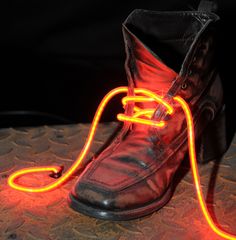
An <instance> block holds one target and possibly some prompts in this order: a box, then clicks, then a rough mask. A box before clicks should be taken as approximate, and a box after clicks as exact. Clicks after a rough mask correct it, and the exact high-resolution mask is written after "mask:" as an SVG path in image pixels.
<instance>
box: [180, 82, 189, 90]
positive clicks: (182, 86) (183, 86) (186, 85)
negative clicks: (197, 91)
mask: <svg viewBox="0 0 236 240" xmlns="http://www.w3.org/2000/svg"><path fill="white" fill-rule="evenodd" d="M187 87H188V84H187V83H186V82H184V83H182V85H181V89H182V90H185V89H186V88H187Z"/></svg>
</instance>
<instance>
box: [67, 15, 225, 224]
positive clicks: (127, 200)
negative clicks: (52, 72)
mask: <svg viewBox="0 0 236 240" xmlns="http://www.w3.org/2000/svg"><path fill="white" fill-rule="evenodd" d="M217 21H218V16H217V15H215V14H213V13H209V12H204V11H191V12H154V11H146V10H135V11H133V12H132V13H131V14H130V15H129V17H128V18H127V20H126V21H125V22H124V25H123V33H124V40H125V46H126V53H127V59H126V65H125V67H126V71H127V76H128V86H129V95H132V94H134V88H137V87H138V88H146V89H148V90H151V91H153V92H155V93H158V94H160V95H162V96H163V97H164V99H166V101H169V102H172V104H173V107H174V114H173V115H171V116H169V115H166V113H165V111H164V109H163V107H161V106H160V105H157V104H155V103H138V106H139V107H142V108H150V107H151V108H156V110H155V113H154V114H153V116H152V119H153V120H161V119H165V121H166V123H167V125H166V126H165V127H164V128H162V129H158V128H155V127H150V126H144V125H140V124H137V123H124V126H123V128H122V130H121V132H120V133H119V134H118V136H117V137H116V138H115V139H114V141H113V142H112V143H111V144H110V145H109V146H108V147H107V148H106V149H105V150H104V151H103V152H102V153H101V154H100V155H99V156H98V157H97V158H96V159H94V160H93V161H92V162H91V163H90V164H89V165H88V166H87V167H86V169H85V171H84V172H83V173H82V175H81V176H80V177H79V179H78V181H77V183H76V184H75V186H74V188H73V190H72V192H71V193H70V195H69V205H70V206H71V207H72V208H73V209H75V210H76V211H79V212H81V213H84V214H86V215H89V216H92V217H96V218H101V219H109V220H128V219H134V218H138V217H142V216H145V215H147V214H150V213H152V212H153V211H155V210H157V209H159V208H161V207H163V206H164V205H165V204H166V203H167V202H168V201H169V199H170V198H171V195H172V192H173V187H172V186H173V185H172V181H173V178H174V175H175V173H176V171H177V170H178V168H179V166H180V164H181V162H182V160H183V159H184V157H185V155H186V153H187V150H188V145H187V129H186V119H185V115H184V113H183V111H182V109H181V107H180V106H178V105H177V104H176V103H174V101H172V98H173V97H174V96H176V95H179V96H181V97H182V98H183V99H184V100H185V101H186V102H187V103H188V104H189V107H190V109H191V111H192V114H193V118H194V127H195V137H196V139H195V140H196V141H197V143H198V145H199V149H198V154H199V156H198V160H199V161H206V160H207V161H208V160H211V159H212V158H214V157H217V156H220V155H221V154H222V153H223V152H224V151H225V150H226V144H225V136H224V134H223V132H222V131H223V129H222V128H223V127H224V118H223V116H224V115H223V112H224V109H223V94H222V87H221V81H220V78H219V75H218V72H217V70H216V66H215V61H214V59H215V58H214V52H215V51H214V50H215V41H214V32H215V28H216V24H217ZM132 109H133V104H132V103H129V104H128V105H127V106H126V109H125V112H126V114H127V115H130V114H132ZM219 129H221V131H218V130H219ZM212 138H213V139H212ZM212 140H213V141H212ZM206 141H207V148H206V147H204V145H203V144H202V143H204V144H206ZM212 146H213V147H212Z"/></svg>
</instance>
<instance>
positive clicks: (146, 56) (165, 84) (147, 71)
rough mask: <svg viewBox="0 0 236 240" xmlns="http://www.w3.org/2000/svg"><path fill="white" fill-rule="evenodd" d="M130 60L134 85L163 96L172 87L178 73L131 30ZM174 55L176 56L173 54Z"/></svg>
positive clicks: (129, 42)
mask: <svg viewBox="0 0 236 240" xmlns="http://www.w3.org/2000/svg"><path fill="white" fill-rule="evenodd" d="M128 44H130V45H131V46H130V47H131V49H130V50H131V51H130V56H129V57H130V58H131V59H130V62H131V63H132V67H131V68H130V69H129V70H130V71H131V76H133V79H132V80H133V82H134V86H135V87H137V88H146V89H148V90H151V91H153V92H155V93H157V94H159V95H161V96H164V95H165V94H166V93H167V92H168V90H169V89H170V87H171V85H172V83H173V81H174V79H175V78H176V76H177V73H176V72H175V71H174V70H172V69H171V68H169V67H168V66H167V65H165V64H164V62H163V61H162V60H161V58H160V57H158V56H157V55H156V54H155V53H153V52H152V50H151V49H149V48H148V47H147V46H145V45H144V44H143V43H142V42H141V41H140V40H139V39H138V38H137V37H135V36H134V35H133V34H132V33H130V32H129V41H128ZM173 57H174V56H173Z"/></svg>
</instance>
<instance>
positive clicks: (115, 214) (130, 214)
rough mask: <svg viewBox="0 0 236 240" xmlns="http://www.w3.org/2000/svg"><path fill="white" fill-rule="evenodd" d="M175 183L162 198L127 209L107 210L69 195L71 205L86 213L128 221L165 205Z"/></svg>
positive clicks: (76, 209) (96, 216) (107, 218)
mask: <svg viewBox="0 0 236 240" xmlns="http://www.w3.org/2000/svg"><path fill="white" fill-rule="evenodd" d="M172 186H173V185H172V184H171V185H170V186H169V187H168V189H167V190H166V192H165V193H164V194H163V195H162V197H161V198H158V199H156V200H154V201H153V202H152V203H150V204H148V205H144V206H142V207H139V208H134V209H126V210H114V211H112V210H105V209H100V208H96V207H94V206H90V205H87V204H85V203H82V202H80V201H78V199H77V198H75V197H74V196H73V195H72V194H71V193H70V194H69V196H68V203H69V206H70V207H71V208H72V209H73V210H75V211H77V212H80V213H82V214H85V215H87V216H90V217H94V218H99V219H102V220H111V221H126V220H131V219H136V218H140V217H144V216H147V215H150V214H151V213H153V212H155V211H157V210H159V209H160V208H162V207H164V206H165V205H166V204H167V203H168V202H169V200H170V199H171V197H172V194H173V187H172Z"/></svg>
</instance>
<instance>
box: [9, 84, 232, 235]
mask: <svg viewBox="0 0 236 240" xmlns="http://www.w3.org/2000/svg"><path fill="white" fill-rule="evenodd" d="M127 92H128V88H127V87H118V88H115V89H113V90H111V91H110V92H109V93H108V94H106V95H105V97H104V98H103V99H102V101H101V102H100V104H99V106H98V108H97V111H96V113H95V116H94V119H93V122H92V125H91V128H90V130H89V134H88V137H87V140H86V142H85V144H84V146H83V148H82V151H81V152H80V154H79V156H78V157H77V159H76V161H75V162H74V163H73V165H72V166H71V167H70V168H69V169H68V170H67V171H66V172H65V173H64V174H63V175H62V176H61V177H60V178H59V179H57V180H55V181H54V182H52V183H50V184H48V185H46V186H43V187H34V188H33V187H25V186H22V185H20V184H17V183H16V181H15V180H16V179H18V178H20V177H22V176H23V175H25V174H29V173H39V172H51V173H53V174H58V173H60V171H61V168H60V167H57V166H51V167H48V166H46V167H32V168H27V169H21V170H19V171H17V172H14V173H13V174H12V175H10V177H9V178H8V184H9V185H10V186H11V187H12V188H14V189H16V190H20V191H24V192H46V191H50V190H53V189H55V188H57V187H59V186H60V185H61V184H63V183H64V182H65V181H67V180H68V178H69V177H70V176H71V175H72V174H73V173H74V172H75V171H76V170H78V168H79V167H80V164H81V162H82V161H83V159H84V158H85V156H86V154H87V153H88V150H89V148H90V146H91V143H92V140H93V138H94V135H95V132H96V128H97V125H98V123H99V120H100V118H101V115H102V113H103V110H104V108H105V106H106V105H107V103H108V102H109V101H110V99H111V98H113V97H114V96H115V95H117V94H120V93H127ZM134 93H135V96H126V97H124V98H123V99H122V103H123V105H124V106H125V105H126V104H127V103H128V102H129V101H133V102H156V103H158V104H162V105H163V106H164V107H165V108H166V112H167V113H168V114H173V113H174V109H173V107H172V106H171V105H170V104H169V103H168V102H167V101H165V100H164V99H162V97H160V96H158V95H157V94H155V93H153V92H151V91H149V90H147V89H142V88H135V89H134ZM173 99H174V101H176V102H178V104H179V105H180V106H181V107H182V109H183V111H184V113H185V116H186V121H187V129H188V148H189V159H190V163H191V171H192V175H193V180H194V185H195V189H196V194H197V198H198V201H199V205H200V209H201V211H202V213H203V216H204V217H205V219H206V221H207V223H208V225H209V226H210V228H211V229H212V230H213V231H214V232H215V233H216V234H217V235H219V236H221V237H222V238H224V239H230V240H236V236H234V235H231V234H229V233H226V232H224V231H223V230H221V229H219V228H218V227H217V226H216V225H215V223H214V221H213V220H212V218H211V216H210V213H209V212H208V209H207V206H206V202H205V200H204V196H203V192H202V189H201V184H200V177H199V173H198V168H197V161H196V152H195V137H194V125H193V118H192V114H191V111H190V108H189V107H188V104H187V103H186V102H185V101H184V99H182V98H181V97H180V96H176V97H174V98H173ZM133 110H134V113H133V115H132V116H127V115H125V114H118V115H117V118H118V120H120V121H128V122H132V123H138V124H144V125H149V126H153V127H160V128H162V127H164V126H165V122H164V121H159V122H158V121H153V120H151V116H152V115H153V113H154V111H155V109H141V108H139V107H137V106H134V109H133Z"/></svg>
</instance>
